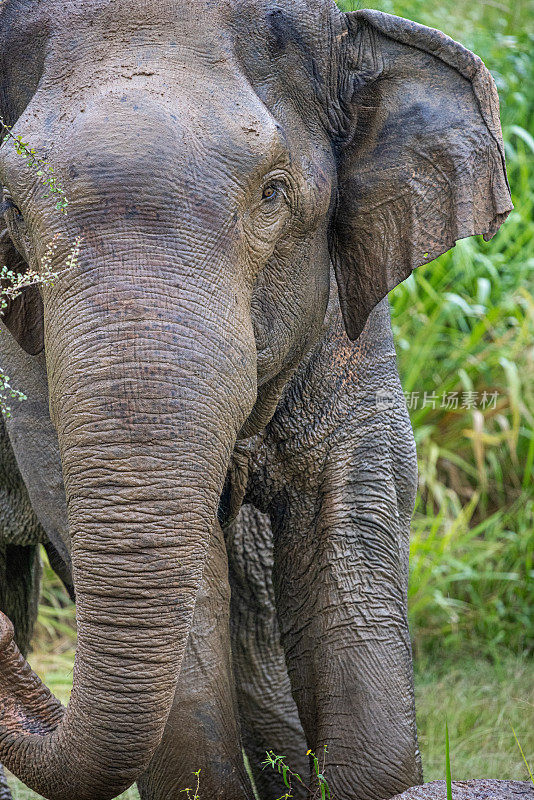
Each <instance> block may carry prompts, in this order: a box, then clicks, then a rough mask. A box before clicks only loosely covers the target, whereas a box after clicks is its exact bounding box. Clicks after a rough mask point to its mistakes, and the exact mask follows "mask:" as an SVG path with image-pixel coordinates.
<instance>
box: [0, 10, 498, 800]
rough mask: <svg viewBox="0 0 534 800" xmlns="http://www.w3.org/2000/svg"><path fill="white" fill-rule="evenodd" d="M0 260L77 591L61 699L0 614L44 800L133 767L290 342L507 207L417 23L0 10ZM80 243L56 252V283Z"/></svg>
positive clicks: (456, 93) (101, 792)
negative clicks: (40, 270)
mask: <svg viewBox="0 0 534 800" xmlns="http://www.w3.org/2000/svg"><path fill="white" fill-rule="evenodd" d="M0 59H1V60H0V90H1V91H0V112H1V113H2V114H3V116H4V118H5V119H6V120H7V121H8V122H9V123H10V124H12V125H13V126H14V127H13V132H14V133H15V134H17V133H21V134H23V136H24V138H25V139H26V140H29V141H31V143H32V146H34V147H35V148H36V149H37V150H38V151H40V152H43V153H46V154H47V156H48V157H49V159H50V161H51V163H53V164H54V165H55V167H56V172H57V174H58V176H59V178H60V179H61V181H62V183H63V184H64V186H65V187H66V188H67V190H68V192H67V193H68V196H69V199H70V205H69V213H68V216H67V217H61V216H59V215H58V214H57V213H56V212H55V211H54V209H53V205H52V204H51V203H50V201H49V200H46V199H45V198H43V191H42V186H41V185H40V184H39V179H38V177H37V176H36V175H35V173H34V172H33V171H32V170H30V169H28V167H27V166H26V164H25V163H24V161H23V160H21V159H20V158H19V157H18V156H17V154H16V153H15V152H14V150H13V148H12V147H11V145H10V143H9V141H7V140H4V143H3V145H2V147H1V148H0V179H1V182H2V186H3V193H4V205H3V209H4V220H5V230H4V233H3V238H2V239H1V246H2V247H3V248H4V257H5V260H7V261H8V262H9V261H10V260H11V263H12V264H15V263H19V264H20V263H22V264H26V265H31V266H33V267H34V268H35V267H38V264H39V261H40V258H41V257H42V255H43V252H44V251H45V248H46V245H47V243H48V242H49V241H50V239H51V238H52V236H53V235H54V234H55V233H60V234H63V238H62V239H60V240H59V241H62V242H64V244H63V245H62V246H61V247H59V249H58V251H57V256H56V260H57V265H58V270H59V277H58V279H57V280H56V281H55V282H54V285H53V286H46V287H44V288H43V290H42V297H41V293H40V292H39V291H37V290H35V289H32V290H30V291H29V292H28V294H27V295H25V296H23V297H22V298H21V299H20V301H19V302H17V303H16V304H14V305H13V306H12V307H10V308H9V309H8V310H7V312H6V314H5V317H4V322H5V324H6V325H7V327H8V328H9V329H10V331H11V332H12V334H13V335H14V336H16V338H17V340H18V341H19V343H20V344H21V346H22V347H25V348H26V349H27V350H28V351H30V352H32V353H35V352H38V351H39V350H41V349H42V348H43V347H44V349H45V352H46V363H47V370H48V380H49V388H50V413H51V417H52V420H53V422H54V425H55V428H56V430H57V436H58V440H59V446H60V452H61V458H62V465H63V473H64V482H65V491H66V498H67V505H68V515H69V529H70V537H71V541H72V563H73V570H74V581H75V587H76V597H77V612H76V613H77V625H78V645H77V653H76V662H75V671H74V688H73V692H72V696H71V699H70V702H69V704H68V706H67V708H66V709H62V707H61V706H59V704H58V703H57V702H56V701H55V700H54V698H53V697H52V695H51V694H50V693H49V692H48V690H47V689H46V688H45V687H43V686H42V685H41V684H40V682H39V681H38V679H37V678H36V676H34V675H33V674H32V673H31V671H30V670H29V668H28V666H27V665H26V664H25V663H24V662H23V661H22V660H21V658H20V656H19V654H18V653H17V650H16V648H15V646H14V644H13V641H12V633H11V631H10V628H9V624H8V623H7V621H5V618H4V623H3V637H2V644H3V649H2V650H1V651H0V657H1V661H0V690H1V692H2V695H1V701H2V707H3V716H2V717H1V719H0V761H2V762H3V763H5V764H6V766H7V767H8V768H9V769H11V770H12V771H13V772H14V773H15V774H16V775H18V776H19V777H20V778H21V779H22V780H23V781H24V782H25V783H27V784H28V785H30V786H31V787H32V788H33V789H35V790H36V791H38V792H40V793H41V794H44V795H45V796H47V797H49V798H54V799H55V800H67V798H71V797H76V798H77V799H78V800H85V799H87V800H89V798H91V800H96V798H101V799H102V800H104V798H111V797H114V796H116V794H118V793H119V792H120V791H121V790H123V789H124V788H126V787H127V786H128V785H130V784H131V783H132V782H133V781H134V780H135V779H136V777H137V776H138V775H139V774H140V773H141V772H142V771H143V769H144V768H145V767H146V765H147V764H148V762H149V761H150V758H151V755H152V754H153V752H154V750H155V748H156V746H157V744H158V742H159V740H160V738H161V735H162V731H163V728H164V726H165V721H166V719H167V715H168V712H169V707H170V703H171V700H172V697H173V695H174V689H175V684H176V681H177V678H178V674H179V670H180V664H181V660H182V656H183V653H184V648H185V643H186V639H187V635H188V630H189V627H190V624H191V619H192V613H193V608H194V604H195V595H196V592H197V589H198V587H199V583H200V580H201V576H202V568H203V561H204V556H205V553H206V547H207V543H208V540H209V536H210V531H211V530H212V527H213V524H214V521H215V518H216V513H217V507H218V502H219V497H220V494H221V491H222V487H223V482H224V480H225V475H226V472H227V469H228V464H229V460H230V457H231V453H232V450H233V448H234V445H235V442H236V440H237V439H238V438H240V437H241V438H243V437H247V436H251V435H253V434H255V433H257V432H258V431H260V430H261V429H262V428H263V427H264V426H265V425H266V424H267V422H268V421H269V419H270V417H271V416H272V414H273V411H274V409H275V407H276V405H277V403H278V400H279V398H280V396H281V392H282V390H283V387H284V385H285V384H286V383H287V380H288V378H289V376H290V375H291V373H292V371H293V370H294V369H295V367H296V365H297V364H298V363H299V362H300V360H301V359H302V358H303V356H304V355H305V354H306V353H307V352H308V351H309V350H310V348H311V346H312V345H313V344H314V343H315V342H317V341H318V339H319V337H320V335H321V331H322V326H323V324H324V319H325V312H326V307H327V302H328V296H329V280H330V267H331V265H332V264H333V265H334V268H335V274H336V277H337V284H338V291H339V297H340V302H341V308H342V313H343V317H344V321H345V326H346V330H347V334H348V336H349V337H350V338H351V339H355V338H357V337H358V335H359V334H360V332H361V331H362V329H363V327H364V325H365V322H366V319H367V317H368V315H369V313H370V311H371V310H372V308H373V307H374V306H375V305H376V304H377V303H378V302H379V301H380V300H381V299H382V298H383V297H384V296H385V295H386V294H387V292H388V291H389V290H390V289H392V288H393V287H394V286H395V285H396V284H398V283H399V282H400V281H402V280H403V279H404V278H406V277H407V276H408V275H409V274H410V272H411V271H412V270H413V269H414V268H415V267H416V266H418V265H420V264H423V263H425V262H426V261H429V260H431V259H433V258H435V257H436V256H437V255H439V254H440V253H442V252H444V251H445V250H447V249H448V248H450V247H451V246H452V245H453V244H454V243H455V241H456V240H457V239H459V238H462V237H465V236H470V235H472V234H477V233H483V234H484V235H485V236H486V237H491V236H492V235H493V234H494V233H495V232H496V230H497V229H498V227H499V225H500V223H501V222H502V221H503V220H504V219H505V217H506V215H507V213H508V212H509V210H510V208H511V205H510V196H509V190H508V185H507V181H506V175H505V170H504V157H503V147H502V141H501V135H500V127H499V118H498V101H497V96H496V92H495V88H494V85H493V82H492V79H491V77H490V76H489V73H488V72H487V70H486V69H485V67H484V66H483V64H482V62H481V61H480V59H478V58H477V57H476V56H474V55H473V54H472V53H470V52H468V51H467V50H465V49H464V48H463V47H461V46H460V45H458V44H456V43H455V42H453V41H451V40H450V39H448V38H447V37H445V36H443V35H442V34H440V33H438V32H437V31H433V30H429V29H427V28H424V27H421V26H419V25H415V24H412V23H410V22H407V21H406V20H402V19H399V18H396V17H391V16H388V15H385V14H381V13H378V12H373V11H357V12H354V13H350V14H344V13H341V12H340V11H339V10H338V9H337V7H336V6H335V4H334V2H333V0H277V2H274V1H273V0H152V2H150V3H147V2H146V0H131V2H128V3H108V2H102V0H83V1H82V0H68V1H67V2H64V0H61V1H60V0H49V2H44V1H43V0H4V1H3V3H2V4H1V5H0ZM76 235H81V236H83V248H82V254H81V257H80V260H79V263H78V264H76V265H74V266H72V267H71V268H70V269H65V268H63V267H62V266H61V264H62V263H63V260H64V256H65V253H66V251H67V248H68V245H67V242H68V239H69V237H70V238H71V239H72V238H73V237H74V236H76Z"/></svg>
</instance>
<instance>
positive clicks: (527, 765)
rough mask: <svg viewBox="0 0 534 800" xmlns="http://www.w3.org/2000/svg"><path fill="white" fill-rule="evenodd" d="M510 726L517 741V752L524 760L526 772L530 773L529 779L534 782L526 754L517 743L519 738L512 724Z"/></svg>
mask: <svg viewBox="0 0 534 800" xmlns="http://www.w3.org/2000/svg"><path fill="white" fill-rule="evenodd" d="M510 727H511V729H512V733H513V734H514V739H515V740H516V742H517V746H518V747H519V752H520V753H521V756H522V758H523V761H524V762H525V767H526V768H527V772H528V774H529V775H530V780H531V781H532V783H533V784H534V777H533V775H532V770H531V769H530V767H529V764H528V761H527V759H526V756H525V754H524V753H523V748H522V747H521V744H520V743H519V739H518V738H517V734H516V732H515V730H514V726H513V725H510Z"/></svg>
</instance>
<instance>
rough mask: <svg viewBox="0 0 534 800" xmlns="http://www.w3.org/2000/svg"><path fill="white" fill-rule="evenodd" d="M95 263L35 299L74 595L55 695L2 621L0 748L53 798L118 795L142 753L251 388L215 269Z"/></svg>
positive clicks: (182, 637)
mask: <svg viewBox="0 0 534 800" xmlns="http://www.w3.org/2000/svg"><path fill="white" fill-rule="evenodd" d="M105 269H106V275H107V277H106V279H104V280H102V279H101V275H100V276H99V279H98V280H95V276H94V275H92V274H91V273H92V270H91V269H88V270H86V272H83V271H81V270H80V274H78V275H77V276H76V281H75V284H74V282H73V281H72V280H71V285H70V286H69V287H65V286H62V284H63V283H64V280H59V281H58V282H57V283H56V284H55V286H54V287H53V288H48V289H47V290H46V291H47V296H46V297H45V306H46V308H47V320H46V337H47V338H46V342H47V364H48V370H49V382H50V397H51V400H50V402H51V413H52V417H53V420H54V423H55V425H56V429H57V432H58V439H59V444H60V450H61V457H62V463H63V471H64V479H65V490H66V497H67V506H68V513H69V529H70V532H71V539H72V563H73V573H74V582H75V589H76V598H77V606H76V619H77V627H78V643H77V649H76V660H75V668H74V685H73V690H72V695H71V699H70V701H69V703H68V706H67V707H66V709H63V708H62V707H61V705H60V704H59V703H58V701H57V700H56V699H55V698H54V697H53V695H51V694H50V692H49V691H48V689H46V687H44V686H43V685H42V684H41V682H40V681H39V679H38V678H37V677H36V676H35V675H34V674H33V673H32V672H31V670H30V669H29V667H28V666H27V665H26V664H25V662H24V660H23V659H22V658H21V656H20V654H19V653H18V652H17V650H16V647H15V645H14V643H13V641H12V632H11V631H10V626H9V624H8V622H7V621H6V619H5V618H4V619H3V621H0V648H1V649H2V654H1V663H2V665H3V666H2V669H1V671H0V698H1V701H2V711H3V714H1V715H0V762H2V763H4V764H5V766H6V767H7V768H8V769H10V770H11V771H12V772H14V773H15V774H16V775H17V776H18V777H19V778H20V779H21V780H22V781H24V783H26V784H27V785H29V786H30V787H31V788H32V789H33V790H34V791H37V792H39V793H40V794H42V795H44V796H45V797H48V798H50V799H51V800H71V798H73V797H76V798H77V800H105V799H106V798H112V797H115V796H117V795H118V794H119V793H120V792H122V791H123V790H124V789H126V788H127V787H128V786H129V785H131V784H132V783H133V782H134V781H135V780H136V778H137V777H138V776H139V775H140V774H141V773H142V772H143V771H144V769H145V768H146V767H147V765H148V763H149V762H150V759H151V756H152V754H153V752H154V750H155V748H156V747H157V745H158V743H159V741H160V739H161V736H162V733H163V729H164V726H165V723H166V720H167V716H168V713H169V710H170V706H171V703H172V699H173V696H174V693H175V688H176V681H177V678H178V675H179V670H180V665H181V661H182V657H183V654H184V650H185V645H186V640H187V636H188V632H189V628H190V625H191V622H192V615H193V610H194V604H195V597H196V593H197V590H198V588H199V584H200V582H201V578H202V569H203V562H204V557H205V553H206V549H207V545H208V541H209V537H210V533H211V530H212V527H213V524H214V521H215V518H216V511H217V504H218V501H219V497H220V493H221V489H222V485H223V482H224V478H225V474H226V469H227V465H228V461H229V458H230V455H231V451H232V448H233V445H234V442H235V439H236V436H237V433H238V431H239V428H240V427H241V425H242V424H243V423H244V421H245V419H246V418H247V416H248V415H249V414H250V411H251V409H252V407H253V404H254V401H255V398H256V379H255V374H256V373H255V349H254V339H253V335H252V330H251V327H250V323H248V324H247V322H246V315H245V314H242V313H241V312H240V308H239V306H238V305H236V295H235V292H226V290H224V289H222V288H220V282H219V288H217V287H216V286H214V284H213V283H210V285H209V287H208V286H197V287H196V288H195V292H196V294H195V295H194V296H193V295H191V291H192V290H190V291H189V296H186V297H184V292H183V291H178V289H177V287H176V285H175V279H174V278H170V277H169V278H167V279H162V281H161V283H160V284H159V285H154V283H153V282H152V283H151V285H150V286H147V285H144V280H145V278H144V276H146V272H144V271H141V272H138V273H137V274H136V275H135V277H134V278H133V279H132V280H130V281H128V283H125V281H124V278H121V279H120V280H119V279H118V277H117V275H118V273H116V274H115V277H113V272H114V270H113V268H112V266H110V264H109V263H107V264H106V265H105ZM166 274H167V275H169V276H170V275H174V273H172V271H171V270H169V271H168V273H166ZM65 280H66V279H65ZM151 280H152V279H151ZM226 294H228V296H226ZM53 295H56V297H55V298H54V297H53ZM59 297H60V299H61V302H59ZM201 298H202V300H201ZM56 309H61V310H60V311H59V310H56ZM229 309H231V312H230V313H229ZM194 767H195V765H194V764H192V765H191V769H194Z"/></svg>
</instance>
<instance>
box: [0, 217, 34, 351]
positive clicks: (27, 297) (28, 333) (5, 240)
mask: <svg viewBox="0 0 534 800" xmlns="http://www.w3.org/2000/svg"><path fill="white" fill-rule="evenodd" d="M4 265H5V266H7V267H8V269H10V270H11V271H12V272H15V273H19V274H23V273H24V272H25V271H26V270H27V268H28V267H27V264H26V262H25V260H24V259H23V258H22V256H21V255H20V254H19V253H18V252H17V250H16V249H15V247H14V245H13V242H12V241H11V238H10V236H9V233H8V231H7V227H6V226H5V223H3V221H2V219H1V217H0V267H3V266H4ZM0 319H1V320H2V322H3V323H4V325H5V326H6V327H7V328H8V330H9V331H10V333H11V334H12V336H13V337H14V338H15V339H16V341H17V342H18V343H19V345H20V346H21V347H22V349H23V350H25V351H26V352H27V353H29V354H30V355H32V356H34V355H37V353H40V352H41V350H43V348H44V315H43V301H42V298H41V294H40V292H39V289H38V288H37V286H28V287H26V288H25V289H23V290H22V292H21V293H20V294H19V295H18V296H17V297H14V298H13V299H8V300H7V307H6V308H4V309H3V311H1V312H0Z"/></svg>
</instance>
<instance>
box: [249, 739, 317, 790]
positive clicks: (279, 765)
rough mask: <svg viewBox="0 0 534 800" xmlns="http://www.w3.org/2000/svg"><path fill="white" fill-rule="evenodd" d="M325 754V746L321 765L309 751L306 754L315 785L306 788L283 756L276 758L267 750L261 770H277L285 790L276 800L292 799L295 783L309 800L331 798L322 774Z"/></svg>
mask: <svg viewBox="0 0 534 800" xmlns="http://www.w3.org/2000/svg"><path fill="white" fill-rule="evenodd" d="M326 753H327V748H326V745H325V747H324V750H323V758H322V764H321V765H320V764H319V759H318V758H317V756H316V755H315V753H313V752H312V751H311V750H308V752H307V753H306V755H307V756H309V757H310V759H311V762H312V765H313V777H314V779H315V780H314V784H315V785H314V786H308V784H307V783H305V782H304V781H303V780H302V778H301V776H300V775H299V774H298V772H295V771H294V770H292V769H291V767H290V766H288V764H286V761H285V756H277V755H276V754H275V753H274V752H273V751H272V750H269V751H268V752H267V753H266V756H267V758H266V759H265V761H262V763H261V766H262V769H265V768H266V767H272V769H274V770H277V772H278V774H279V775H281V777H282V780H283V782H284V786H285V787H286V790H287V791H286V792H285V794H283V795H281V796H280V797H278V798H277V800H291V798H293V797H294V795H293V785H294V784H295V783H300V784H301V786H303V787H304V788H305V789H306V790H307V792H308V796H309V798H310V800H327V798H331V797H332V793H331V791H330V787H329V786H328V781H327V780H326V777H325V774H324V773H325V762H326Z"/></svg>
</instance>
